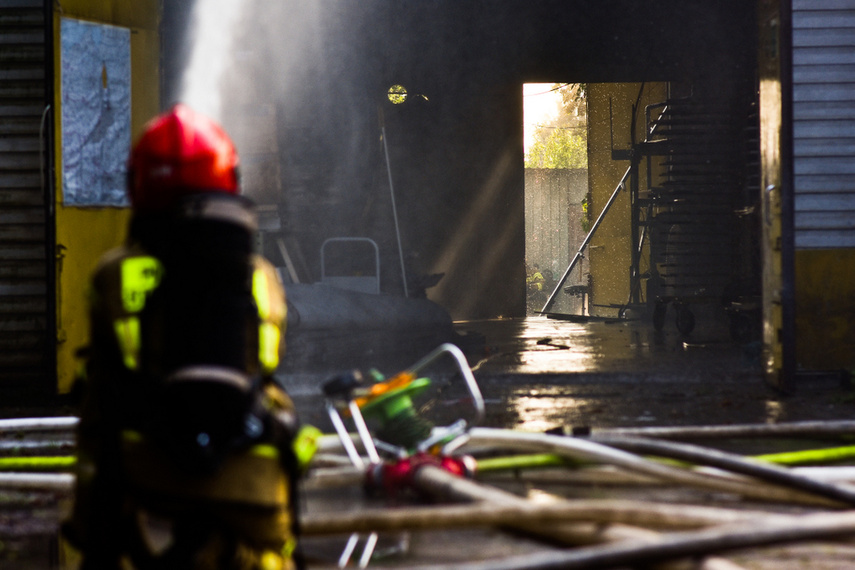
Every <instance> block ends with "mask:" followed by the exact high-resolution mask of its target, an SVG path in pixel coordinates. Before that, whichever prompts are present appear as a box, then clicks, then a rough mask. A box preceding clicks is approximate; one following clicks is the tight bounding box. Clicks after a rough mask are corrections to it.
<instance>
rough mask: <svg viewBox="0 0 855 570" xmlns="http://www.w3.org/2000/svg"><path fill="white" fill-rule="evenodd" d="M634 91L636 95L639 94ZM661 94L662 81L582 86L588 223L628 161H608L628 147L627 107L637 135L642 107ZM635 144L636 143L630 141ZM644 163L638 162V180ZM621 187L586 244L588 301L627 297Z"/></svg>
mask: <svg viewBox="0 0 855 570" xmlns="http://www.w3.org/2000/svg"><path fill="white" fill-rule="evenodd" d="M639 91H640V92H641V96H640V97H639ZM664 98H665V85H664V84H661V83H659V84H656V83H650V84H646V85H644V86H643V89H642V84H640V83H593V84H589V85H588V185H589V187H590V193H591V200H590V203H589V204H588V211H589V215H590V217H591V220H592V222H593V221H594V220H596V219H597V216H599V215H600V212H602V210H603V208H604V207H605V205H606V203H607V202H608V200H609V198H610V197H611V195H612V193H613V192H614V190H615V188H616V187H617V185H618V183H619V182H620V180H621V177H622V176H623V175H624V173H626V170H627V168H629V160H614V159H613V158H612V150H613V149H614V150H628V149H629V148H630V145H631V142H632V141H631V136H630V125H631V124H632V107H633V105H635V104H636V103H638V106H639V108H640V111H639V113H638V122H637V127H638V132H639V133H642V134H641V135H640V137H641V138H643V136H644V135H643V133H644V107H645V106H646V105H649V104H651V103H659V102H661V101H662V100H664ZM635 142H640V140H636V141H635ZM645 178H646V165H645V164H644V162H643V161H642V174H641V179H642V181H643V180H644V179H645ZM626 188H627V190H623V191H621V194H620V195H619V196H618V197H617V199H616V201H615V203H614V204H613V205H612V207H611V209H610V210H609V212H608V214H607V215H606V216H605V218H604V219H603V222H602V224H601V225H600V227H599V228H598V229H597V232H596V233H595V234H594V236H593V238H592V239H591V243H590V245H589V248H588V249H589V260H590V268H591V275H592V279H593V280H592V291H591V302H592V303H593V304H596V305H608V306H611V305H623V304H625V303H626V302H627V300H628V299H629V283H630V279H629V277H630V275H629V268H630V263H631V255H632V240H631V233H630V202H629V191H628V188H629V183H628V182H627V184H626ZM616 311H617V308H614V309H612V308H610V307H599V308H597V309H596V313H595V314H600V315H603V316H615V315H616Z"/></svg>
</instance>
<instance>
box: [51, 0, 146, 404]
mask: <svg viewBox="0 0 855 570" xmlns="http://www.w3.org/2000/svg"><path fill="white" fill-rule="evenodd" d="M158 4H159V3H158V1H157V0H73V1H72V0H62V1H61V2H57V3H56V8H55V9H54V34H55V36H56V37H55V38H54V46H56V47H55V54H54V57H55V61H56V62H57V65H56V66H55V68H56V78H55V85H56V96H55V100H54V109H55V110H56V111H55V114H54V116H55V117H56V121H55V123H56V137H55V140H56V141H57V142H56V163H55V166H56V172H57V175H56V181H55V184H56V189H57V193H56V196H57V203H56V243H57V260H56V270H57V294H56V296H57V390H58V391H59V392H60V393H64V392H67V391H68V390H69V389H70V388H71V384H72V381H73V379H74V373H75V370H76V368H77V365H78V363H77V360H76V358H75V356H74V353H75V352H76V351H77V349H78V348H80V347H82V346H84V345H85V344H86V343H87V342H88V320H87V300H86V293H87V288H88V283H89V278H90V276H91V274H92V271H93V269H94V268H95V265H96V263H97V261H98V258H99V257H100V256H101V255H102V254H103V253H104V252H105V251H107V250H108V249H110V248H112V247H115V246H117V245H119V244H120V243H121V242H122V240H123V239H124V237H125V226H126V224H127V221H128V219H129V216H130V211H129V210H128V209H126V208H78V207H65V206H63V204H62V173H61V172H62V154H61V153H62V133H61V128H62V124H61V121H60V120H59V117H61V116H62V109H61V105H62V94H61V92H60V86H61V85H62V82H61V78H60V77H59V75H60V73H61V71H60V66H59V62H60V53H59V46H60V41H59V30H60V25H59V23H60V19H61V18H77V19H81V20H87V21H92V22H98V23H104V24H112V25H116V26H123V27H127V28H130V29H131V129H132V136H133V137H136V136H138V134H139V133H140V131H141V130H142V127H143V125H144V124H145V123H146V121H148V120H149V119H150V118H152V117H153V116H154V115H156V114H157V113H158V112H159V110H160V100H159V90H160V87H159V83H158V77H159V43H160V40H159V34H158V25H159V5H158Z"/></svg>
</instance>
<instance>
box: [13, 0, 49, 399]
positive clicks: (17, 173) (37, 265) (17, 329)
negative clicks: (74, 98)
mask: <svg viewBox="0 0 855 570" xmlns="http://www.w3.org/2000/svg"><path fill="white" fill-rule="evenodd" d="M47 38H48V35H47V26H46V24H45V8H44V4H43V2H41V1H26V0H17V1H10V0H0V391H2V392H3V393H7V392H9V391H12V390H14V391H16V392H17V391H20V390H25V391H28V392H31V391H39V390H43V389H44V388H45V386H48V385H50V383H51V382H53V378H54V376H55V372H54V371H53V370H52V366H53V365H52V362H53V361H54V359H53V356H52V351H53V347H54V346H55V344H54V343H53V342H52V341H53V340H54V337H55V335H54V334H53V332H52V330H51V327H52V324H51V323H52V322H53V320H52V319H51V318H49V317H48V315H49V314H50V313H49V311H51V308H50V307H51V306H52V305H53V304H52V303H51V302H49V298H50V292H51V291H52V290H53V286H52V285H49V282H50V265H49V263H51V256H49V252H50V251H52V248H49V247H48V237H47V236H48V235H49V234H48V233H47V232H49V226H48V223H47V222H48V210H47V201H46V199H45V196H46V194H47V193H46V192H45V190H44V189H43V188H44V185H45V184H46V182H45V181H46V180H47V179H48V177H47V176H46V175H45V172H44V170H43V168H42V167H43V165H44V164H45V161H44V153H43V152H42V148H43V146H42V140H43V139H42V134H43V133H47V132H48V124H47V123H46V122H45V121H44V119H45V108H46V101H47V85H48V84H47V70H48V68H49V63H48V59H47V54H48V52H47V46H48V41H47ZM45 146H46V145H45Z"/></svg>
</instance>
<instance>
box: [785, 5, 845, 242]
mask: <svg viewBox="0 0 855 570" xmlns="http://www.w3.org/2000/svg"><path fill="white" fill-rule="evenodd" d="M793 138H794V144H793V153H794V172H795V193H796V196H795V226H796V227H795V241H796V247H797V248H801V249H811V248H830V247H855V176H853V175H855V0H793Z"/></svg>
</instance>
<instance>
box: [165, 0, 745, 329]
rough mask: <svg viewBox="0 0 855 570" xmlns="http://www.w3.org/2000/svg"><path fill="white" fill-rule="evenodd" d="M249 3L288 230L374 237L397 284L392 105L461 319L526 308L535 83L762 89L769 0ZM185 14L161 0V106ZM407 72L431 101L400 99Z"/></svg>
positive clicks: (401, 159) (399, 168) (400, 177)
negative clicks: (760, 11)
mask: <svg viewBox="0 0 855 570" xmlns="http://www.w3.org/2000/svg"><path fill="white" fill-rule="evenodd" d="M245 6H246V9H247V15H248V16H249V17H248V18H246V19H245V21H244V22H243V26H244V30H243V33H242V35H239V37H238V48H237V49H240V50H243V51H244V52H249V53H251V54H252V61H251V62H250V63H249V65H252V66H255V67H256V68H258V69H259V70H260V71H259V74H258V76H257V77H256V78H255V79H253V81H258V82H261V84H262V85H263V87H262V88H261V89H260V91H262V92H265V93H270V97H271V98H275V103H276V105H277V106H278V109H279V122H280V129H279V130H280V140H279V147H280V152H281V153H282V160H281V162H282V165H283V172H284V180H283V188H282V196H281V197H280V198H279V199H278V200H279V201H280V202H281V203H283V204H286V206H285V208H286V209H287V214H286V218H287V219H286V220H285V221H286V228H287V231H289V232H291V233H292V234H293V235H295V236H296V237H297V238H298V239H299V240H300V242H301V243H302V244H304V249H305V250H306V251H307V252H309V253H308V257H309V258H313V257H314V256H313V254H312V253H311V252H314V251H317V248H318V247H319V245H320V243H321V242H322V241H323V239H325V238H327V237H330V236H331V235H339V236H341V235H369V236H372V237H375V238H376V239H377V240H378V241H379V242H380V246H381V251H382V256H383V268H384V270H385V272H386V274H385V275H384V282H385V283H388V284H390V285H389V286H387V287H385V289H386V290H394V289H395V288H396V287H397V288H398V289H399V290H400V288H401V287H400V283H399V279H398V278H397V277H396V274H395V267H396V266H397V265H398V263H397V256H398V251H397V249H396V245H395V242H394V235H395V234H394V228H393V222H392V218H391V216H390V215H389V212H390V211H391V208H390V204H389V202H388V190H385V188H386V184H387V182H386V181H387V170H386V168H387V163H386V161H385V158H384V154H383V150H384V149H383V147H382V146H381V144H380V142H379V141H380V137H379V130H380V129H379V121H378V119H379V115H380V111H381V110H382V112H383V118H384V121H385V123H384V126H385V129H386V134H387V141H388V142H389V156H390V163H391V165H392V170H393V171H394V177H395V186H396V192H397V193H398V207H399V211H398V214H399V216H400V221H401V224H402V226H403V227H404V228H405V231H404V235H403V236H402V237H403V241H404V244H403V246H404V250H405V251H406V255H407V256H408V258H412V259H417V260H418V261H417V262H416V266H415V267H413V268H412V271H413V272H430V271H436V270H440V271H444V272H445V273H446V277H445V278H444V279H443V281H442V282H441V283H440V285H439V286H438V287H437V289H436V290H435V291H438V292H439V295H438V297H439V301H440V302H441V303H442V304H444V305H446V306H447V307H449V308H450V309H451V310H452V313H453V314H454V316H455V317H457V318H476V317H491V316H496V315H506V316H513V315H516V314H519V313H521V312H523V311H524V266H523V258H524V232H523V200H522V188H523V184H524V182H523V164H522V163H523V156H522V144H521V141H522V93H521V84H522V83H525V82H540V81H547V82H551V81H560V82H588V83H594V82H640V81H674V82H680V83H684V84H691V85H693V87H694V89H696V90H700V91H705V92H710V93H714V94H715V97H717V98H719V99H725V100H727V99H729V98H745V97H752V96H753V93H754V85H755V69H756V65H755V63H754V60H755V51H756V49H755V47H754V46H755V40H754V36H755V26H756V18H755V16H754V10H755V7H754V3H753V2H750V1H749V2H746V1H745V0H721V1H716V2H710V1H709V0H657V2H638V1H637V0H595V1H587V2H582V1H569V0H538V1H536V2H531V1H530V0H502V1H501V2H496V1H495V0H469V1H465V2H463V1H460V0H420V1H419V2H401V1H399V0H362V1H360V2H350V1H346V0H340V1H334V0H323V1H321V2H316V3H308V4H307V3H306V2H305V1H301V2H297V1H296V0H276V1H271V0H247V2H246V3H245ZM188 18H189V10H188V9H187V3H186V2H185V1H184V0H164V14H163V33H162V40H163V50H162V53H163V57H164V60H163V73H164V81H163V88H164V98H163V102H164V104H168V103H169V102H171V101H172V100H173V99H174V97H175V95H174V94H175V93H176V85H177V83H178V78H179V77H180V73H181V67H182V57H183V54H185V53H186V49H185V46H186V42H187V38H186V37H185V31H186V29H187V22H188ZM242 42H243V43H242ZM232 83H234V82H232ZM392 84H403V85H405V86H406V87H407V88H408V89H409V90H410V92H411V93H419V94H423V95H425V96H426V97H427V99H423V98H419V97H414V98H411V103H410V104H408V105H401V106H393V105H390V104H389V102H388V101H387V100H386V99H385V92H386V89H388V87H389V86H390V85H392ZM488 192H489V193H490V194H489V196H490V197H489V199H485V198H484V196H486V195H487V193H488ZM476 204H478V205H479V206H478V207H479V208H480V209H481V211H480V212H476V213H475V214H477V215H475V214H472V212H473V210H474V206H475V205H476ZM485 204H486V205H485ZM470 214H471V215H470ZM467 215H469V217H468V218H467ZM470 226H471V228H470V229H469V230H467V231H468V232H469V233H468V234H466V235H464V234H463V232H462V230H461V228H469V227H470ZM452 241H457V242H458V244H457V245H456V246H452V245H451V244H450V242H452ZM449 252H451V253H453V255H451V254H450V253H449ZM450 255H451V257H453V261H449V262H448V263H445V264H444V265H442V264H440V265H442V266H441V267H437V264H438V263H439V261H440V260H442V259H445V258H448V257H449V256H450ZM396 279H398V280H397V281H396ZM450 305H451V306H450Z"/></svg>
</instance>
